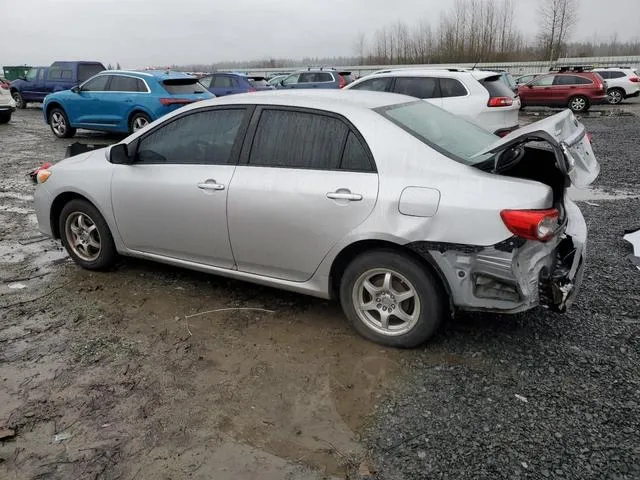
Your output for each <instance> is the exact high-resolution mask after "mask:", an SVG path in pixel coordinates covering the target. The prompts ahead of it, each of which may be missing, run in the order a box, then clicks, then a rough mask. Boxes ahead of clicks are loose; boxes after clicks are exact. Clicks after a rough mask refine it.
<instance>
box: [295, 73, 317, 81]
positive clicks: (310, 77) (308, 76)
mask: <svg viewBox="0 0 640 480" xmlns="http://www.w3.org/2000/svg"><path fill="white" fill-rule="evenodd" d="M315 78H316V74H315V73H313V72H304V73H301V74H300V77H299V78H298V83H311V82H315V81H316V79H315Z"/></svg>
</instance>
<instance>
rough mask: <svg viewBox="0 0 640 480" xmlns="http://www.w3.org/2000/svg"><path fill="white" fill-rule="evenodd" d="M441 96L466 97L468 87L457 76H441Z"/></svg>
mask: <svg viewBox="0 0 640 480" xmlns="http://www.w3.org/2000/svg"><path fill="white" fill-rule="evenodd" d="M440 90H441V96H442V97H443V98H446V97H465V96H466V95H467V93H468V92H467V89H466V88H465V86H464V85H462V83H460V81H459V80H456V79H455V78H441V79H440Z"/></svg>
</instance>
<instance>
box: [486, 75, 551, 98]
mask: <svg viewBox="0 0 640 480" xmlns="http://www.w3.org/2000/svg"><path fill="white" fill-rule="evenodd" d="M551 82H553V78H552V79H551ZM480 84H481V85H482V86H483V87H484V88H486V90H487V92H489V96H490V97H513V96H514V93H513V90H511V89H510V88H509V85H507V84H506V83H505V82H504V80H503V79H502V77H501V76H500V75H494V76H493V77H487V78H483V79H482V80H480ZM549 85H551V83H549Z"/></svg>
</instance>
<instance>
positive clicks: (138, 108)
mask: <svg viewBox="0 0 640 480" xmlns="http://www.w3.org/2000/svg"><path fill="white" fill-rule="evenodd" d="M137 113H143V114H145V115H146V116H147V117H149V122H153V114H152V113H151V112H150V111H149V110H147V109H146V108H144V107H142V106H141V105H136V106H135V107H133V108H132V109H131V111H130V112H129V115H127V128H128V129H129V128H131V120H133V117H134V115H136V114H137Z"/></svg>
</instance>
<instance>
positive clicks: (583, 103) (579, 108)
mask: <svg viewBox="0 0 640 480" xmlns="http://www.w3.org/2000/svg"><path fill="white" fill-rule="evenodd" d="M569 108H570V109H571V110H572V111H573V112H586V111H587V110H589V100H588V99H587V97H584V96H582V95H577V96H575V97H571V99H570V100H569Z"/></svg>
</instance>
